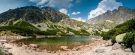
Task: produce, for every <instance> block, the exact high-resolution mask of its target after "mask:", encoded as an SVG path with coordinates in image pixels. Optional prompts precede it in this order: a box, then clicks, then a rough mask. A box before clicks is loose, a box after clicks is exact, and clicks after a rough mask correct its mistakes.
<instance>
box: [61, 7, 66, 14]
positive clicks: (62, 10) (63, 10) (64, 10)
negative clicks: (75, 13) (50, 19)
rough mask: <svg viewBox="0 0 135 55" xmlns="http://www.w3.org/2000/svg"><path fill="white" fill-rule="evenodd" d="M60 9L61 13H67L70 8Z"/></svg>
mask: <svg viewBox="0 0 135 55" xmlns="http://www.w3.org/2000/svg"><path fill="white" fill-rule="evenodd" d="M59 11H60V12H61V13H64V14H67V13H68V10H67V9H64V8H62V9H60V10H59Z"/></svg>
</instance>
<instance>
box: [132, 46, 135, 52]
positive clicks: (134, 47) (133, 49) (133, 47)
mask: <svg viewBox="0 0 135 55" xmlns="http://www.w3.org/2000/svg"><path fill="white" fill-rule="evenodd" d="M132 51H133V52H135V44H133V45H132Z"/></svg>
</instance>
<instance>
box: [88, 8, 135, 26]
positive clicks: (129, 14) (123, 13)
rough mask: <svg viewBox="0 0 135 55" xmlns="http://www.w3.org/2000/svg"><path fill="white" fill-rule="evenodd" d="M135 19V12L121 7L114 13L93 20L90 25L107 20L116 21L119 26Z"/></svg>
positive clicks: (108, 12)
mask: <svg viewBox="0 0 135 55" xmlns="http://www.w3.org/2000/svg"><path fill="white" fill-rule="evenodd" d="M133 18H135V10H134V9H129V8H126V7H123V6H120V7H119V8H118V9H115V10H113V11H107V12H106V13H104V14H102V15H99V16H97V17H95V18H92V19H90V20H89V21H88V23H102V22H104V21H105V20H111V21H114V22H115V23H117V24H120V23H122V22H125V21H127V20H130V19H133Z"/></svg>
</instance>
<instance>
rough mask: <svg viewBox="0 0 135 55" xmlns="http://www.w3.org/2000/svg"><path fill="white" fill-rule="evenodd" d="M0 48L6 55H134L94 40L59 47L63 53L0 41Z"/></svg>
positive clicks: (106, 42)
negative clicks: (84, 43) (89, 42)
mask: <svg viewBox="0 0 135 55" xmlns="http://www.w3.org/2000/svg"><path fill="white" fill-rule="evenodd" d="M0 48H1V49H2V50H3V52H5V53H6V54H7V55H135V53H133V52H132V51H131V49H129V48H128V49H123V48H122V46H121V45H120V44H118V43H116V44H114V45H112V43H111V41H110V40H109V41H105V40H102V39H95V40H94V41H93V42H92V43H91V44H88V45H81V46H77V47H75V48H73V49H67V46H61V48H62V49H63V50H64V51H61V50H59V51H56V52H53V51H47V50H40V49H38V46H37V45H36V44H30V45H29V46H28V45H22V46H17V45H16V44H14V43H11V42H6V41H0Z"/></svg>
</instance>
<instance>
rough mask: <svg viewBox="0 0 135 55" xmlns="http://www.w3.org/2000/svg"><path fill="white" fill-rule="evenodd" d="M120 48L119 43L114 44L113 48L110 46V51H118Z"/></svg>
mask: <svg viewBox="0 0 135 55" xmlns="http://www.w3.org/2000/svg"><path fill="white" fill-rule="evenodd" d="M120 48H122V46H121V45H120V44H119V43H115V44H114V45H113V46H112V50H116V49H120Z"/></svg>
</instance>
